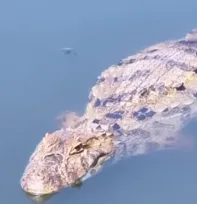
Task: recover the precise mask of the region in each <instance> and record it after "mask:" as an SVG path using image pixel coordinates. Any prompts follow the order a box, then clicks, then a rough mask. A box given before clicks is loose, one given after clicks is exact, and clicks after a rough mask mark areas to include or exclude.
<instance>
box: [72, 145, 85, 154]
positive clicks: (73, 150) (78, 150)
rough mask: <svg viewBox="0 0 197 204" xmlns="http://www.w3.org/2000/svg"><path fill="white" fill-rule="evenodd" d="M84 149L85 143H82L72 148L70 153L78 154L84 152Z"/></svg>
mask: <svg viewBox="0 0 197 204" xmlns="http://www.w3.org/2000/svg"><path fill="white" fill-rule="evenodd" d="M83 150H84V146H83V144H81V143H80V144H78V145H77V146H75V147H74V148H73V149H72V150H71V152H70V155H72V154H78V153H80V152H83Z"/></svg>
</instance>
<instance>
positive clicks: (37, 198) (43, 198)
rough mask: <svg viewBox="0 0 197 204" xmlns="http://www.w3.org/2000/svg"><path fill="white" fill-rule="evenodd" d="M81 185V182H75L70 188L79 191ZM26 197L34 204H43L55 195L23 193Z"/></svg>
mask: <svg viewBox="0 0 197 204" xmlns="http://www.w3.org/2000/svg"><path fill="white" fill-rule="evenodd" d="M82 185H83V182H82V181H77V182H76V183H74V184H73V185H72V186H71V188H76V189H81V187H82ZM25 194H26V196H27V197H28V198H29V199H30V200H32V201H34V202H35V203H44V202H45V201H47V200H49V199H50V198H51V197H52V196H54V195H56V194H57V193H52V194H46V195H32V194H30V193H27V192H25Z"/></svg>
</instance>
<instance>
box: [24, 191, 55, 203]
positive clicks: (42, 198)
mask: <svg viewBox="0 0 197 204" xmlns="http://www.w3.org/2000/svg"><path fill="white" fill-rule="evenodd" d="M25 194H26V195H27V197H28V198H29V199H31V200H32V201H34V202H36V203H44V202H45V201H47V200H49V198H51V197H52V196H53V195H55V194H47V195H41V196H40V195H32V194H29V193H25Z"/></svg>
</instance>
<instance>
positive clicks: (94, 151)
mask: <svg viewBox="0 0 197 204" xmlns="http://www.w3.org/2000/svg"><path fill="white" fill-rule="evenodd" d="M113 148H114V146H113V142H112V135H110V134H100V135H96V136H95V135H92V134H90V133H84V132H83V133H82V132H81V133H74V132H69V131H62V130H59V131H56V132H54V133H52V134H48V133H47V134H46V135H45V136H44V138H43V139H42V140H41V142H40V143H39V144H38V146H37V147H36V149H35V151H34V153H33V154H32V155H31V157H30V159H29V163H28V165H27V167H26V169H25V172H24V173H23V176H22V178H21V182H20V183H21V187H22V188H23V190H24V191H25V192H27V193H30V194H32V195H46V194H51V193H56V192H58V191H59V190H61V189H62V188H65V187H69V186H73V185H78V183H80V182H81V181H82V180H83V178H85V177H87V175H88V174H90V175H91V174H92V173H93V174H94V173H95V172H98V171H99V169H101V167H102V163H103V162H104V161H106V160H108V159H109V158H110V155H111V153H113Z"/></svg>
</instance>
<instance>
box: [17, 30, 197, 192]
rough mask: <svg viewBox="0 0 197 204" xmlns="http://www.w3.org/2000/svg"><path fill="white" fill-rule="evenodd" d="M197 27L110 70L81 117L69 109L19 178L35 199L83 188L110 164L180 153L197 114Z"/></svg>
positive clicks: (91, 91) (43, 139) (151, 47)
mask: <svg viewBox="0 0 197 204" xmlns="http://www.w3.org/2000/svg"><path fill="white" fill-rule="evenodd" d="M196 99H197V29H193V30H191V32H188V33H186V34H185V36H184V37H182V38H179V39H172V40H168V41H164V42H159V43H156V44H154V45H151V46H149V47H147V48H143V49H142V50H141V51H139V52H138V53H132V54H131V55H130V56H128V57H125V58H123V59H122V60H121V61H120V62H119V63H118V64H114V65H111V66H109V67H108V68H107V69H106V70H104V71H103V72H102V73H101V75H100V76H98V78H97V81H96V83H95V85H94V86H93V87H92V88H91V90H90V94H89V97H88V102H87V104H86V107H85V110H84V112H83V114H81V115H77V114H76V113H73V112H69V111H68V112H66V113H65V114H64V117H63V120H62V126H61V127H60V128H59V129H57V130H56V131H54V132H51V133H46V134H45V136H44V137H43V138H42V140H41V141H40V143H39V144H38V145H37V147H36V148H35V151H34V152H33V153H32V155H31V156H30V158H29V161H28V164H27V166H26V168H25V170H24V172H23V175H22V177H21V180H20V184H21V187H22V189H23V190H24V191H25V192H28V193H30V194H32V195H47V194H52V193H56V192H59V191H60V190H62V189H63V188H66V187H72V186H75V185H79V186H80V182H83V181H84V180H86V179H87V178H90V177H92V176H94V175H96V174H97V173H99V172H100V171H101V170H102V168H103V166H104V165H105V164H106V163H107V162H108V161H114V162H117V161H119V160H120V159H124V158H128V157H130V156H137V155H145V154H149V153H151V152H158V151H162V150H166V149H174V148H175V149H176V148H181V147H183V146H184V145H185V144H186V143H187V139H186V138H188V137H187V136H186V135H184V134H183V133H182V132H181V131H182V129H183V127H185V126H186V125H187V124H188V123H189V121H191V119H193V118H195V117H196V116H197V100H196Z"/></svg>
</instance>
